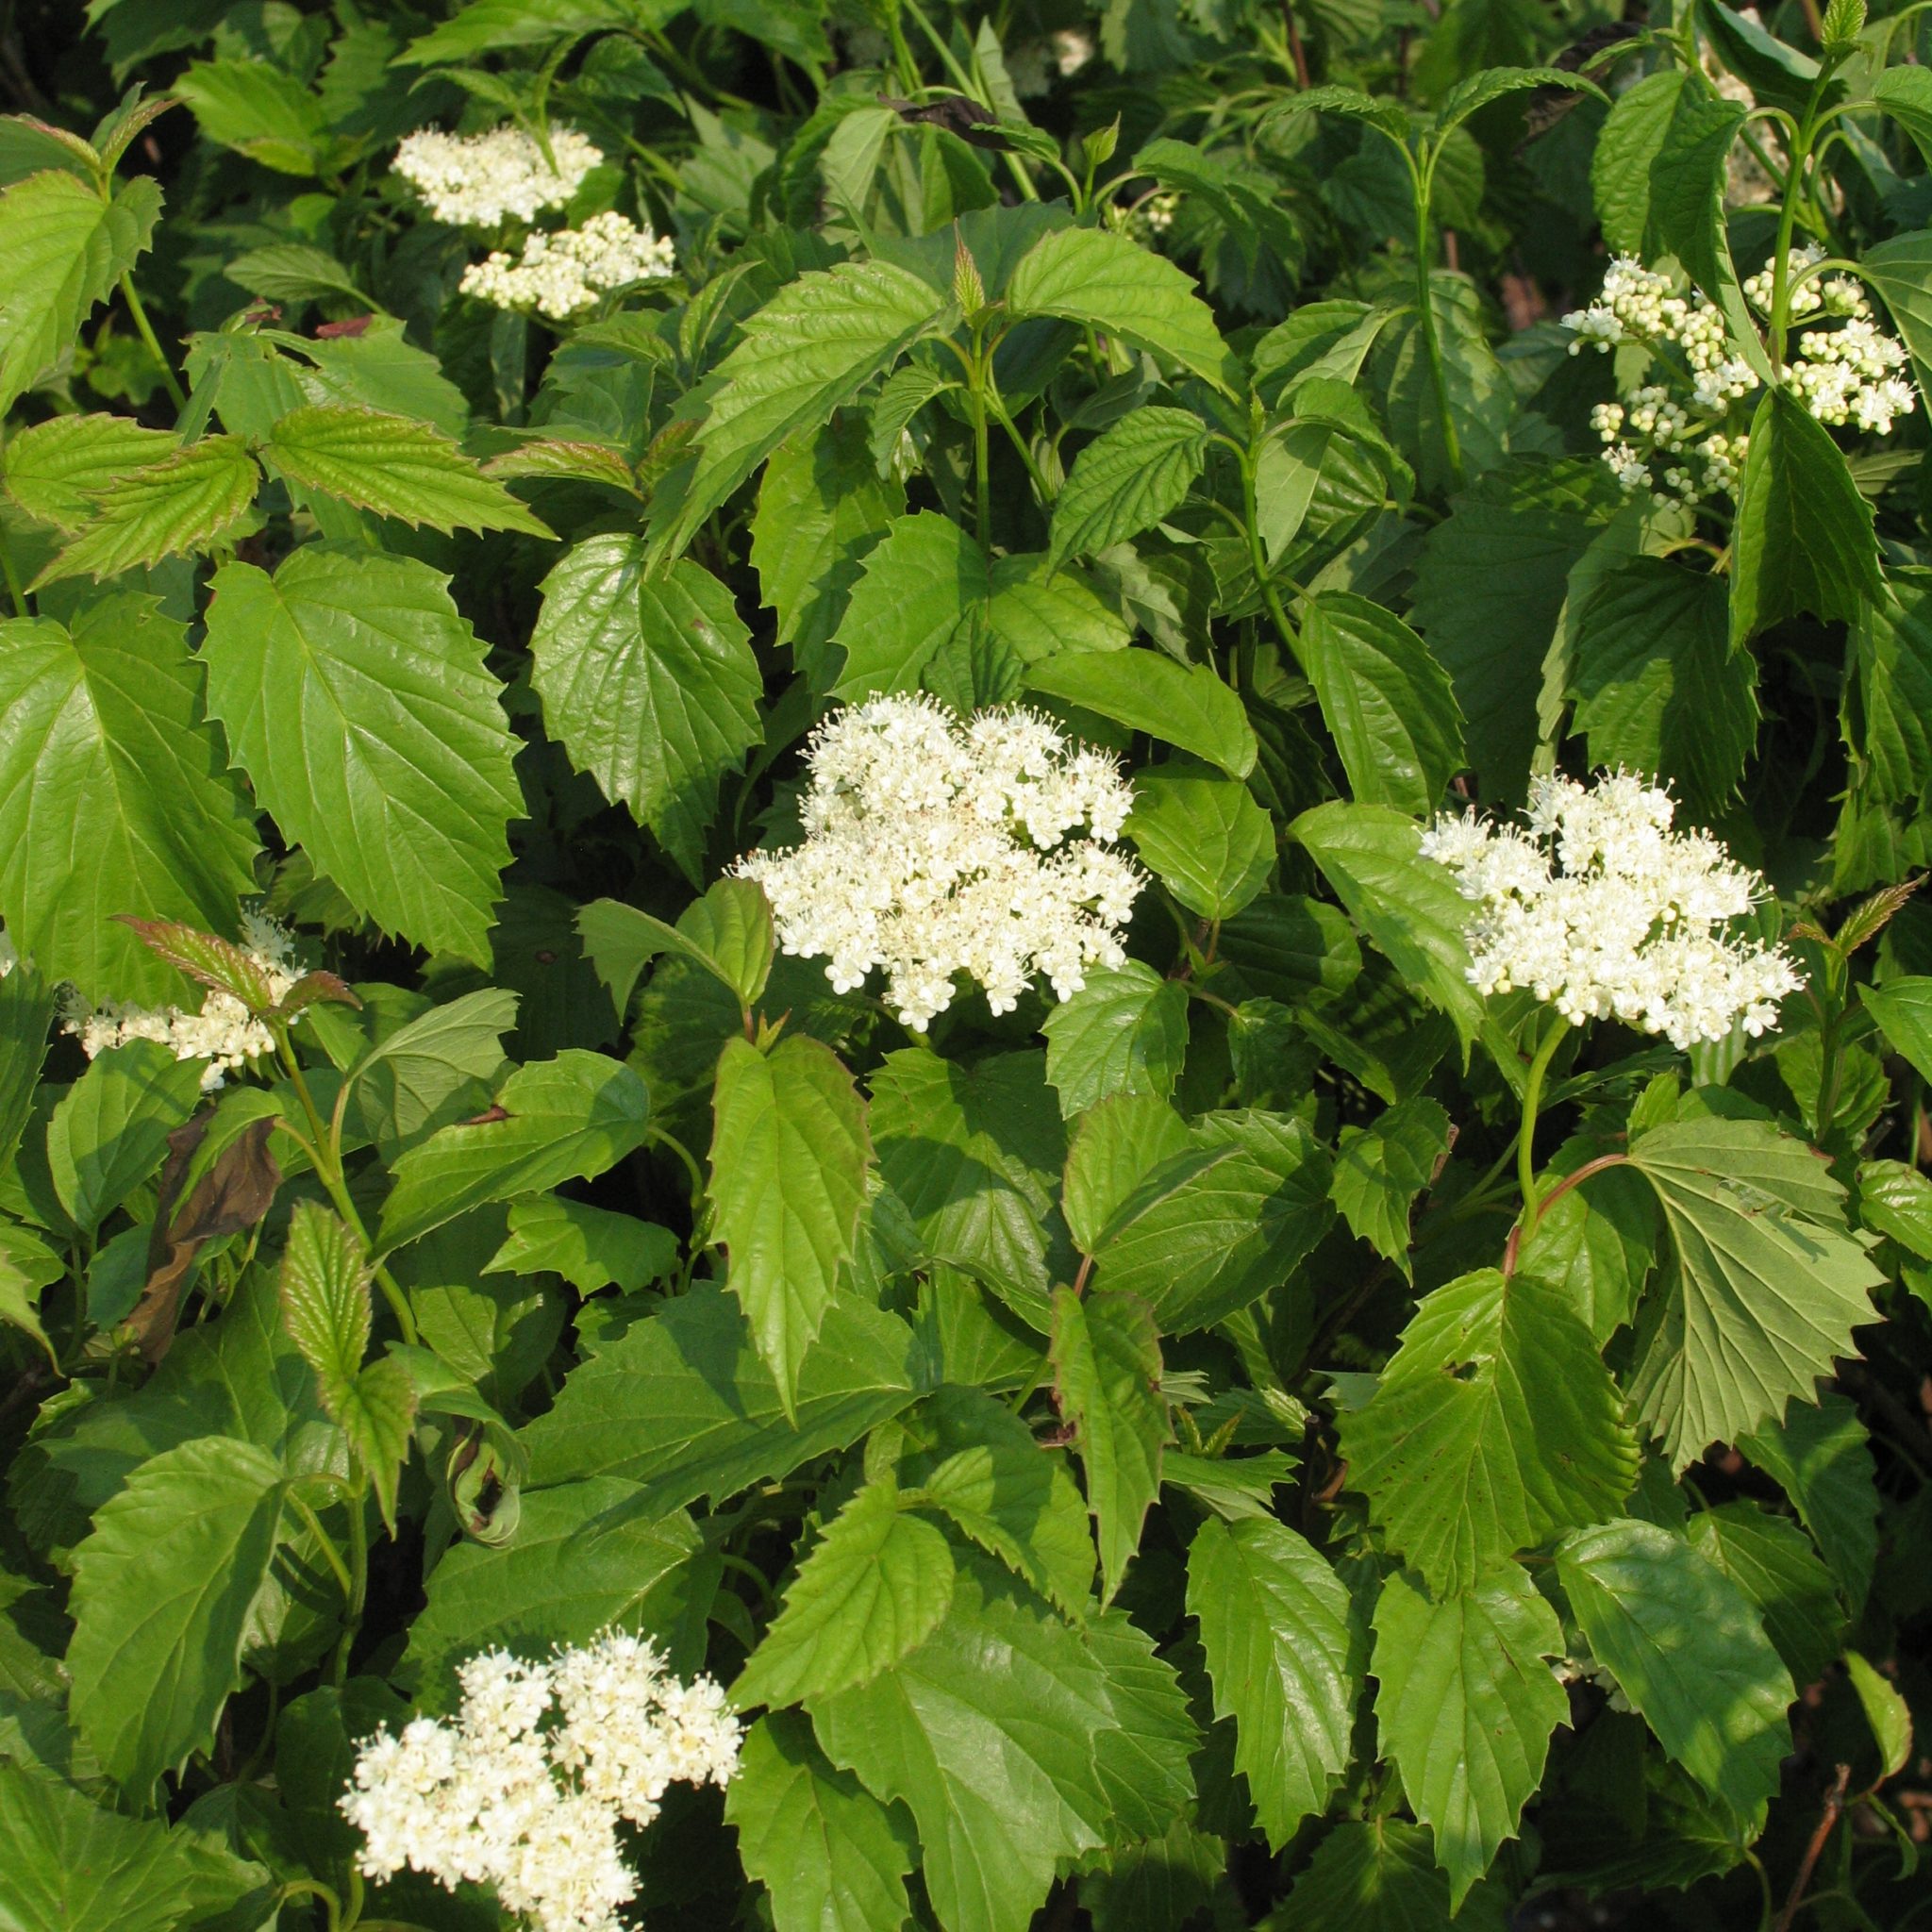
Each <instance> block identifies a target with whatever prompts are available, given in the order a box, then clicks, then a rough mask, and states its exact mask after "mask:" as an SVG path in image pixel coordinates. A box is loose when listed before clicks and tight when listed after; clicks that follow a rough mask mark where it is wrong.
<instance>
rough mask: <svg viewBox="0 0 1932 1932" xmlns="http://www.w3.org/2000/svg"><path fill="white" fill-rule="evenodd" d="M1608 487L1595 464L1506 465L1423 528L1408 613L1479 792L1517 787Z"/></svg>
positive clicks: (1511, 797)
mask: <svg viewBox="0 0 1932 1932" xmlns="http://www.w3.org/2000/svg"><path fill="white" fill-rule="evenodd" d="M1616 495H1617V491H1616V488H1615V485H1614V484H1613V483H1611V481H1610V479H1609V476H1608V473H1607V471H1606V470H1605V469H1604V466H1603V464H1602V463H1600V462H1596V461H1593V460H1592V461H1589V462H1586V461H1584V460H1583V459H1581V458H1575V459H1572V460H1568V461H1564V462H1560V463H1555V464H1550V463H1535V464H1531V463H1527V462H1519V463H1513V464H1511V465H1510V466H1509V467H1508V468H1507V469H1503V470H1499V471H1497V472H1496V473H1495V474H1493V475H1489V476H1484V477H1482V478H1481V479H1480V480H1479V481H1477V482H1476V483H1475V484H1474V486H1473V487H1472V488H1471V489H1470V490H1468V491H1465V492H1463V493H1462V494H1460V495H1458V496H1457V497H1456V498H1454V499H1453V501H1452V503H1451V506H1450V512H1451V513H1450V514H1449V516H1447V517H1446V518H1444V519H1443V521H1442V522H1441V523H1440V524H1438V525H1436V527H1435V528H1434V529H1433V530H1431V531H1430V532H1429V536H1428V541H1427V542H1426V544H1425V546H1424V551H1423V558H1422V562H1421V565H1420V566H1419V567H1418V569H1417V572H1416V584H1415V601H1414V605H1413V608H1412V609H1411V611H1410V616H1411V617H1412V619H1413V620H1414V623H1415V627H1416V628H1417V630H1419V631H1420V632H1421V633H1422V635H1423V637H1424V639H1425V640H1426V641H1427V642H1428V645H1429V648H1430V650H1431V651H1433V652H1434V653H1435V656H1436V658H1437V659H1438V660H1439V661H1440V662H1441V664H1442V666H1443V667H1444V668H1445V669H1446V670H1447V671H1448V673H1449V678H1450V682H1451V684H1452V685H1453V686H1454V688H1455V691H1456V701H1457V704H1458V705H1459V706H1460V707H1461V709H1462V716H1463V720H1464V725H1465V729H1464V737H1465V739H1466V741H1467V743H1468V747H1469V758H1470V761H1471V763H1473V764H1474V767H1475V771H1476V775H1477V777H1478V778H1479V780H1480V781H1481V795H1482V796H1483V797H1484V798H1485V799H1489V800H1492V801H1494V802H1496V803H1499V804H1505V803H1509V802H1512V801H1515V800H1518V799H1521V798H1522V797H1523V795H1524V790H1525V788H1526V786H1527V784H1528V779H1529V765H1530V758H1531V755H1532V754H1533V753H1534V751H1535V749H1536V745H1537V740H1538V729H1537V706H1536V700H1537V690H1538V687H1539V684H1540V681H1541V676H1542V664H1543V658H1544V656H1545V654H1546V653H1547V652H1548V650H1549V647H1550V640H1551V638H1552V637H1553V636H1554V635H1555V634H1556V630H1557V619H1558V618H1559V616H1560V615H1561V613H1562V609H1563V600H1564V598H1565V597H1566V595H1567V594H1568V591H1569V577H1570V572H1571V570H1572V568H1573V567H1574V564H1575V563H1576V561H1577V559H1578V558H1580V557H1582V555H1583V553H1584V551H1585V550H1586V549H1588V547H1589V545H1590V542H1591V539H1592V538H1593V537H1594V536H1595V535H1596V533H1597V530H1598V528H1599V527H1600V523H1599V521H1598V516H1599V513H1601V514H1602V515H1604V516H1607V514H1608V512H1609V509H1610V508H1611V507H1612V506H1613V504H1614V501H1615V499H1616Z"/></svg>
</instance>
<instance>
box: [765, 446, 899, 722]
mask: <svg viewBox="0 0 1932 1932" xmlns="http://www.w3.org/2000/svg"><path fill="white" fill-rule="evenodd" d="M905 508H906V491H905V489H904V487H903V485H901V484H899V483H898V482H897V481H896V480H892V479H889V478H887V477H882V476H881V475H879V472H878V468H877V466H876V465H874V461H873V457H872V451H871V449H870V447H869V446H868V443H867V438H866V429H865V424H864V422H863V421H862V420H860V419H858V417H856V416H853V415H851V414H849V413H848V414H847V415H841V416H838V417H835V418H834V419H833V420H832V421H831V422H830V423H828V424H827V425H825V426H824V428H823V429H822V430H820V432H819V433H818V434H817V435H816V436H799V437H795V438H793V439H792V440H791V441H789V442H784V443H780V444H779V446H778V447H777V448H776V449H775V450H774V451H773V453H772V458H771V461H770V462H768V463H767V464H766V465H765V475H764V480H763V481H762V482H761V483H760V484H759V485H758V512H757V514H756V515H755V516H754V517H753V518H752V525H751V563H752V568H753V569H754V570H756V571H757V572H758V595H759V597H760V598H761V599H762V600H763V602H764V603H765V604H766V605H767V606H768V607H769V608H772V609H773V610H775V611H776V612H777V614H778V627H777V633H776V635H775V636H774V638H773V640H772V641H773V642H774V643H776V644H790V645H791V651H792V656H793V657H794V658H795V659H796V660H797V662H798V664H799V667H800V668H801V669H802V670H804V671H805V672H806V674H807V675H808V676H811V677H812V678H813V681H814V683H815V685H817V686H818V687H819V688H821V689H822V688H824V685H826V684H828V683H829V682H830V679H829V676H828V675H826V676H821V675H819V674H820V672H821V671H822V670H823V669H824V663H825V658H826V655H827V654H826V649H825V647H826V646H827V645H828V644H829V643H830V642H831V641H832V639H833V637H834V636H835V635H836V634H837V632H838V629H839V624H840V620H841V618H842V617H843V616H844V614H845V602H846V599H847V598H848V597H849V596H850V595H851V594H852V587H853V585H854V584H855V583H857V582H858V571H859V564H860V562H861V560H862V559H863V558H864V557H865V554H866V552H867V551H868V550H870V549H871V548H872V546H873V544H874V543H875V542H876V541H878V539H879V537H880V536H882V535H883V534H884V532H885V529H886V526H887V525H888V524H890V523H891V520H892V519H893V518H894V517H896V516H898V515H900V514H901V513H902V512H903V511H904V509H905Z"/></svg>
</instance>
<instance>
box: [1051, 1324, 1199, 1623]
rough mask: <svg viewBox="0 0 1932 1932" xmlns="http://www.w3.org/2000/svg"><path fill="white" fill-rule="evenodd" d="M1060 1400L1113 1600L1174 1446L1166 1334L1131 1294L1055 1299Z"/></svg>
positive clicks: (1104, 1596) (1105, 1598) (1104, 1583)
mask: <svg viewBox="0 0 1932 1932" xmlns="http://www.w3.org/2000/svg"><path fill="white" fill-rule="evenodd" d="M1053 1366H1054V1394H1055V1399H1056V1400H1057V1402H1058V1406H1059V1411H1060V1415H1061V1417H1062V1418H1063V1420H1064V1421H1065V1422H1066V1423H1067V1424H1069V1425H1070V1426H1071V1427H1072V1428H1073V1431H1074V1444H1075V1446H1076V1447H1077V1448H1078V1450H1079V1452H1080V1466H1081V1468H1082V1469H1083V1470H1084V1471H1085V1472H1086V1475H1087V1504H1088V1507H1089V1508H1090V1509H1091V1511H1092V1514H1093V1524H1094V1529H1095V1532H1096V1534H1097V1536H1098V1539H1099V1543H1100V1576H1101V1591H1100V1600H1101V1602H1102V1603H1103V1604H1108V1603H1111V1602H1112V1601H1113V1598H1114V1595H1115V1592H1116V1591H1119V1589H1120V1587H1121V1579H1122V1577H1123V1576H1124V1575H1125V1574H1126V1569H1127V1564H1128V1563H1129V1562H1130V1561H1131V1560H1132V1558H1133V1557H1134V1554H1135V1553H1136V1551H1138V1550H1139V1549H1140V1547H1141V1524H1142V1523H1143V1522H1144V1521H1145V1519H1146V1515H1147V1511H1148V1510H1149V1509H1150V1508H1152V1507H1153V1505H1154V1499H1155V1498H1156V1497H1157V1496H1158V1494H1159V1493H1160V1452H1161V1450H1162V1448H1163V1447H1164V1446H1165V1445H1166V1444H1167V1443H1169V1442H1171V1441H1173V1440H1174V1429H1173V1427H1172V1425H1171V1424H1170V1423H1169V1421H1168V1413H1167V1404H1166V1402H1165V1401H1163V1400H1162V1398H1161V1393H1160V1337H1159V1334H1158V1331H1157V1330H1156V1328H1155V1325H1154V1317H1153V1314H1152V1312H1151V1310H1150V1309H1149V1308H1148V1307H1147V1305H1146V1303H1145V1302H1143V1301H1141V1300H1140V1299H1139V1298H1138V1297H1137V1296H1134V1295H1121V1294H1095V1295H1091V1296H1088V1297H1086V1298H1085V1299H1083V1298H1082V1297H1080V1296H1079V1295H1076V1294H1074V1291H1072V1290H1071V1289H1065V1288H1061V1289H1056V1290H1055V1291H1054V1298H1053Z"/></svg>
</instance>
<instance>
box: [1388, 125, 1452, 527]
mask: <svg viewBox="0 0 1932 1932" xmlns="http://www.w3.org/2000/svg"><path fill="white" fill-rule="evenodd" d="M1402 154H1403V156H1404V158H1407V160H1408V175H1409V182H1410V186H1411V187H1412V188H1413V190H1414V192H1415V296H1416V309H1417V314H1416V325H1417V326H1418V327H1419V328H1420V329H1421V330H1422V332H1423V349H1424V353H1425V354H1426V355H1427V357H1428V358H1429V379H1430V381H1431V382H1432V383H1433V384H1434V385H1435V390H1436V413H1437V415H1438V417H1439V418H1440V419H1441V425H1442V455H1443V457H1444V458H1446V459H1447V461H1448V464H1449V487H1450V489H1452V490H1460V489H1461V488H1462V439H1461V437H1460V436H1458V435H1457V429H1456V418H1455V416H1454V415H1453V414H1452V413H1451V411H1450V408H1449V368H1448V365H1447V364H1446V363H1445V362H1444V361H1443V359H1442V339H1441V336H1440V335H1439V334H1438V333H1437V329H1436V302H1435V296H1434V292H1433V291H1432V289H1431V286H1430V260H1431V258H1432V257H1433V256H1434V254H1435V241H1434V238H1433V237H1432V236H1431V234H1430V233H1429V195H1430V192H1431V191H1432V189H1433V188H1434V186H1435V180H1434V175H1435V169H1434V166H1433V165H1428V166H1424V167H1422V168H1418V167H1417V166H1416V164H1415V160H1414V158H1413V157H1411V156H1410V155H1409V153H1408V150H1407V148H1406V147H1405V148H1404V149H1403V150H1402Z"/></svg>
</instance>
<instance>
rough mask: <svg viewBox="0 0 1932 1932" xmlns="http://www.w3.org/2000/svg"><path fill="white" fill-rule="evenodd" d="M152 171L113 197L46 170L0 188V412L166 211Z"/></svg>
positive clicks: (32, 379) (61, 344)
mask: <svg viewBox="0 0 1932 1932" xmlns="http://www.w3.org/2000/svg"><path fill="white" fill-rule="evenodd" d="M160 212H161V191H160V186H159V184H158V182H156V181H155V180H154V179H153V178H152V176H149V175H138V176H136V177H135V178H134V179H133V180H131V181H125V182H123V183H122V185H121V186H120V187H119V188H118V189H117V190H116V191H115V192H114V197H113V199H112V200H111V201H109V200H107V199H105V198H103V196H102V195H101V193H100V192H99V191H98V190H96V189H95V188H94V187H93V186H92V184H91V183H89V182H86V181H82V180H80V179H79V178H78V177H77V176H75V175H70V174H68V173H66V172H65V171H64V170H62V169H58V168H49V169H46V170H44V171H43V172H42V173H40V174H36V175H28V176H27V177H26V179H25V180H24V181H16V182H15V183H14V184H13V185H12V187H10V188H8V190H7V191H6V192H5V193H0V259H4V260H5V261H6V263H7V300H6V302H5V304H4V305H0V414H5V413H6V412H7V411H8V410H10V409H11V408H13V405H14V404H15V402H16V401H18V400H19V398H20V397H21V396H23V395H24V394H25V392H26V391H28V390H29V389H31V388H32V387H33V385H34V384H35V383H36V382H37V381H38V380H39V379H40V378H41V377H42V375H45V374H46V373H47V372H48V370H49V369H50V368H51V367H52V366H53V364H54V363H55V362H56V361H58V359H59V357H60V355H61V353H62V352H63V351H64V350H66V349H68V348H70V347H72V345H73V344H74V343H75V341H77V340H78V339H79V336H80V331H81V325H82V324H83V323H85V322H86V321H87V319H88V317H89V316H90V315H92V313H93V309H94V305H95V304H96V303H97V302H104V301H106V300H107V298H108V294H109V292H110V291H112V289H113V287H114V284H115V283H116V282H117V281H119V280H120V278H121V277H122V276H123V275H125V274H126V273H127V271H128V270H129V269H131V268H132V267H133V266H134V264H135V262H136V261H137V260H139V259H140V258H141V255H142V251H143V250H144V249H145V248H146V247H147V244H148V237H149V236H150V235H151V234H153V232H154V225H155V223H156V222H157V221H158V219H159V218H160Z"/></svg>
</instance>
